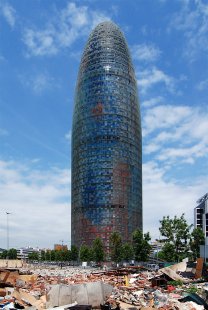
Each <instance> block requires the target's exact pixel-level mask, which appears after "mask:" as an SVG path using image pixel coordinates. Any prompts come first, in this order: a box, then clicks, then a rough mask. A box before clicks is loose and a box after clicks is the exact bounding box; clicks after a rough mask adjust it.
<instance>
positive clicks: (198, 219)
mask: <svg viewBox="0 0 208 310" xmlns="http://www.w3.org/2000/svg"><path fill="white" fill-rule="evenodd" d="M194 227H195V228H201V229H202V230H203V233H204V238H205V246H204V245H200V257H204V259H205V261H207V258H208V193H206V194H205V195H204V196H202V197H201V198H200V199H198V200H197V206H196V207H195V209H194Z"/></svg>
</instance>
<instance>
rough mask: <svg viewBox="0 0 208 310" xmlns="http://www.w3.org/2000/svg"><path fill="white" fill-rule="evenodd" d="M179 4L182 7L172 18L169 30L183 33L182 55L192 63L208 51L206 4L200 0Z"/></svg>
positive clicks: (207, 13)
mask: <svg viewBox="0 0 208 310" xmlns="http://www.w3.org/2000/svg"><path fill="white" fill-rule="evenodd" d="M181 3H182V7H181V8H180V11H178V12H177V13H176V14H175V15H174V16H173V18H172V20H171V23H170V28H171V29H176V30H179V31H182V32H183V34H184V37H185V50H184V55H185V56H186V57H187V58H188V59H189V60H191V61H193V60H194V59H195V58H196V57H197V56H198V55H199V53H200V52H205V53H207V51H208V4H207V3H203V2H202V1H201V0H197V1H183V2H181Z"/></svg>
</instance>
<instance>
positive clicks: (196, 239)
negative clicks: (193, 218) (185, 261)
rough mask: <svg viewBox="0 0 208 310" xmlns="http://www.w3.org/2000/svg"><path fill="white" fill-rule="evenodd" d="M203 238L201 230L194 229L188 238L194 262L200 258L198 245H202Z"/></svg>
mask: <svg viewBox="0 0 208 310" xmlns="http://www.w3.org/2000/svg"><path fill="white" fill-rule="evenodd" d="M204 243H205V238H204V233H203V231H202V229H201V228H199V227H197V228H194V229H193V231H192V233H191V236H190V244H189V245H190V250H191V252H192V258H193V259H194V260H196V259H197V257H200V245H204Z"/></svg>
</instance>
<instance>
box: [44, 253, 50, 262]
mask: <svg viewBox="0 0 208 310" xmlns="http://www.w3.org/2000/svg"><path fill="white" fill-rule="evenodd" d="M45 259H46V261H51V251H50V250H47V251H46V252H45Z"/></svg>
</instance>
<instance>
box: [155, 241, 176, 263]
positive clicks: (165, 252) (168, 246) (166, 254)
mask: <svg viewBox="0 0 208 310" xmlns="http://www.w3.org/2000/svg"><path fill="white" fill-rule="evenodd" d="M174 255H175V248H174V245H173V244H172V243H169V242H167V243H165V244H164V245H163V248H162V250H161V251H160V252H159V253H158V258H160V259H163V260H166V261H167V262H172V261H174Z"/></svg>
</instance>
